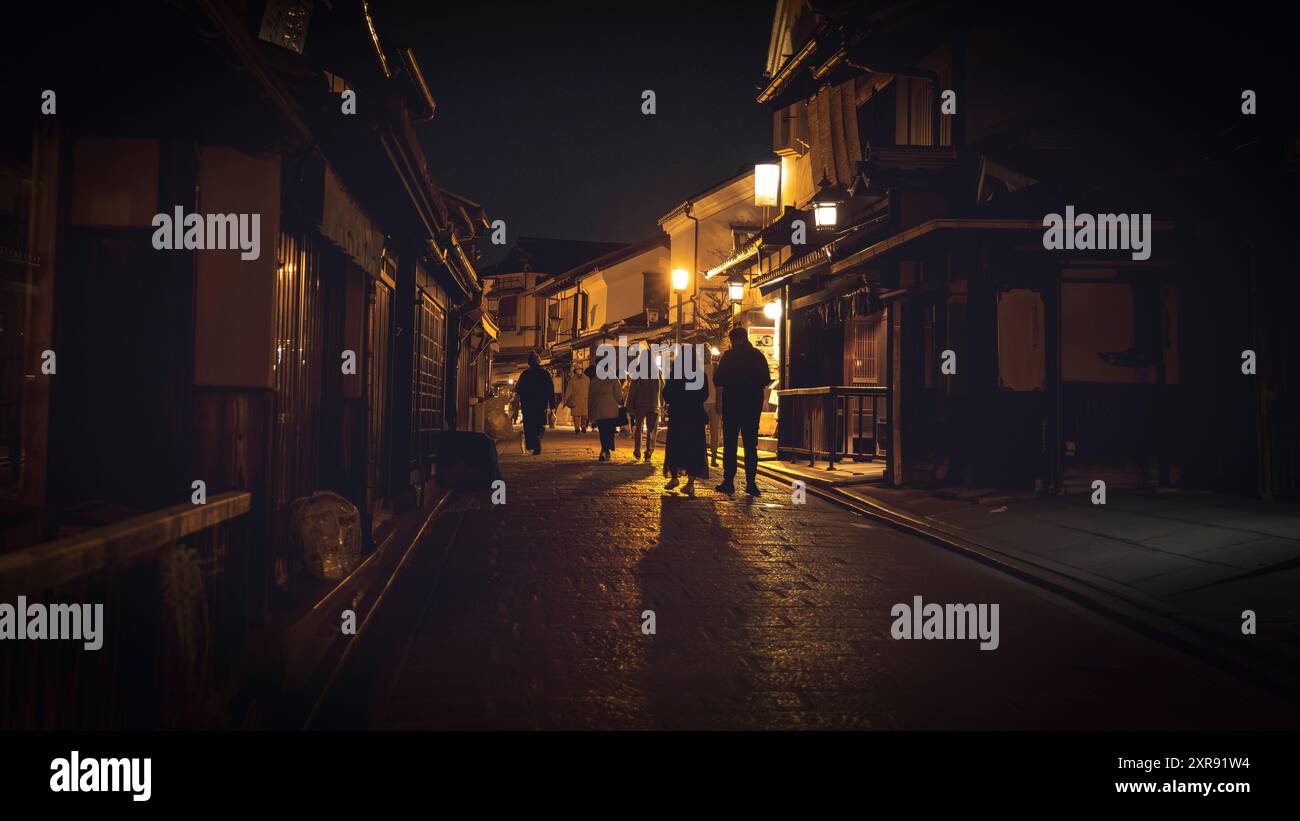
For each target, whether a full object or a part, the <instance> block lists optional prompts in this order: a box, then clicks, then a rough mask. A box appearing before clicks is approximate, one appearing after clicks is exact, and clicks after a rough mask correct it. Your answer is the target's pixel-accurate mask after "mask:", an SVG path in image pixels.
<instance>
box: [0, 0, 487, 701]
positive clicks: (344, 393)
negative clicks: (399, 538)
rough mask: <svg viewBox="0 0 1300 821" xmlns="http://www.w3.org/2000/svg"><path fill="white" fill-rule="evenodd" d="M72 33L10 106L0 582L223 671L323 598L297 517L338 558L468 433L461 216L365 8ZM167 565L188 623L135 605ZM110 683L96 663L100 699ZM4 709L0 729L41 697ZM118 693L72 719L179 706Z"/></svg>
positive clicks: (395, 50) (475, 368) (30, 57)
mask: <svg viewBox="0 0 1300 821" xmlns="http://www.w3.org/2000/svg"><path fill="white" fill-rule="evenodd" d="M86 13H87V14H90V15H92V16H93V17H94V18H95V19H94V20H93V21H90V22H87V21H82V24H81V25H79V26H78V27H76V28H75V29H74V30H72V31H69V32H66V33H65V34H64V35H61V36H64V37H66V38H68V39H67V40H66V41H65V42H61V43H60V45H59V47H58V48H57V49H51V48H46V47H44V46H43V44H42V42H41V41H40V40H39V39H33V40H31V41H30V43H29V46H30V48H29V52H28V53H27V54H25V55H24V56H23V59H22V60H21V61H20V63H21V65H22V70H21V71H20V72H19V73H16V74H15V75H14V76H13V77H12V78H11V79H12V82H9V83H7V85H6V87H7V88H8V89H10V90H12V93H13V94H14V95H15V96H14V97H13V98H12V99H8V98H7V99H6V100H5V105H6V106H7V107H8V109H9V110H11V111H13V112H15V120H14V121H12V122H10V123H8V124H7V125H6V128H5V137H6V143H5V145H4V148H3V151H4V154H3V159H2V160H0V179H2V180H3V183H0V185H2V186H3V190H4V191H5V192H6V197H5V201H4V204H3V206H0V207H3V208H4V209H5V210H4V212H3V213H4V219H3V220H0V222H2V223H3V226H4V227H3V231H4V233H3V236H2V237H0V247H3V258H2V259H0V268H2V270H3V275H2V278H0V283H2V284H3V288H2V289H0V292H2V293H3V295H4V297H3V299H4V301H3V320H4V321H3V331H2V332H0V338H2V339H3V363H4V377H3V378H4V394H3V396H4V398H3V406H4V412H5V426H4V434H5V442H4V443H3V446H4V450H5V481H4V484H3V486H2V488H0V489H2V490H3V493H2V494H0V516H3V523H2V525H0V532H3V534H4V540H3V544H2V545H0V550H2V551H4V552H3V553H0V586H3V587H4V588H5V590H6V591H8V590H11V589H16V590H21V591H24V592H26V593H27V594H29V595H33V596H37V595H46V594H48V593H50V591H57V590H64V591H65V592H66V591H67V590H69V589H78V590H80V593H79V594H78V595H100V596H103V595H105V594H104V592H103V591H104V590H106V589H107V588H103V585H104V584H107V583H108V582H109V581H111V580H113V579H118V578H119V576H120V579H119V581H120V583H121V584H127V582H125V581H121V579H126V578H127V577H128V576H129V577H130V578H131V579H136V580H138V581H139V583H140V585H141V587H139V589H138V590H136V592H135V594H132V595H127V594H126V593H125V592H123V591H124V589H125V588H120V587H119V588H114V591H113V595H112V596H111V597H109V599H111V601H112V603H113V604H112V606H113V607H115V608H118V609H117V610H116V611H115V612H114V613H113V614H111V618H114V619H117V620H118V623H122V622H131V619H133V618H134V619H141V618H143V619H146V621H145V623H148V624H163V625H166V626H167V627H166V629H167V630H170V629H171V626H173V625H180V626H184V627H185V629H186V630H189V629H190V628H193V630H194V631H195V632H194V634H193V635H190V634H186V635H183V636H179V638H175V640H176V641H179V642H180V644H177V645H175V647H180V648H182V649H184V648H191V649H192V648H194V647H202V648H207V649H204V650H203V652H204V653H205V654H207V655H204V658H205V659H207V660H208V661H207V662H205V663H217V664H220V663H221V660H222V659H226V660H232V661H233V660H234V659H235V658H236V657H238V659H239V661H240V662H241V663H242V662H244V661H248V660H249V652H248V651H247V649H246V648H244V649H241V650H238V652H237V651H236V649H235V648H233V647H232V646H231V645H228V644H223V643H222V642H223V641H225V640H226V639H229V640H231V641H234V640H236V637H239V636H247V635H249V634H250V631H249V630H248V629H247V628H249V627H250V626H253V625H262V626H267V625H270V624H272V623H281V622H283V621H284V620H286V619H292V617H293V614H294V613H296V612H298V611H301V610H302V608H304V607H310V605H311V603H312V602H315V601H318V600H323V599H322V597H327V596H328V595H329V593H330V589H331V586H332V585H335V584H337V583H338V581H337V580H332V579H324V580H322V579H319V578H316V577H315V576H313V575H312V574H309V573H307V572H306V571H305V563H304V556H303V552H302V549H301V548H300V547H298V546H297V545H296V544H295V541H294V539H293V536H292V534H291V514H292V506H293V504H294V502H295V500H297V499H301V498H303V497H306V496H310V495H311V494H313V493H315V492H317V491H326V490H328V491H333V492H335V493H337V494H339V495H341V496H343V497H344V498H346V499H347V500H349V501H350V502H352V503H354V504H355V505H356V506H357V508H358V509H359V510H360V513H361V529H362V542H363V543H362V547H361V550H362V554H363V557H364V554H366V553H370V552H373V551H374V550H375V547H376V545H377V544H379V543H381V542H382V541H383V540H384V539H385V538H386V536H387V534H388V533H389V527H388V525H387V522H388V521H389V519H390V518H391V516H392V514H393V513H394V512H395V511H400V510H403V509H405V508H408V507H411V506H413V505H415V504H418V503H420V502H421V501H423V500H424V499H425V498H426V493H425V491H426V488H427V486H428V483H429V480H430V479H431V471H432V465H433V463H434V457H435V454H436V451H437V446H438V444H437V443H438V434H439V433H440V432H441V431H443V430H446V429H449V428H456V427H461V428H468V427H472V426H474V425H476V424H481V422H476V420H475V418H474V411H473V408H474V404H475V402H476V399H477V398H478V397H481V396H483V395H486V393H487V380H488V373H489V372H490V368H491V362H490V350H491V342H492V339H493V337H494V336H495V333H496V329H495V324H494V322H493V320H492V318H491V316H490V315H489V314H488V313H487V312H486V311H485V310H484V306H483V303H482V287H481V284H480V281H479V278H478V274H477V272H476V270H475V260H476V259H477V251H476V248H475V243H476V241H477V240H478V238H479V237H480V235H481V233H482V231H483V230H484V228H485V227H486V225H487V218H486V215H485V214H484V213H483V210H482V208H481V207H480V206H478V205H477V204H476V203H474V202H473V201H471V200H468V199H467V198H465V197H462V196H460V195H458V194H454V193H451V192H448V191H445V190H443V189H441V188H439V187H438V185H437V184H436V183H435V181H434V177H433V175H432V172H431V169H430V161H429V159H428V158H427V157H426V155H425V153H424V151H423V149H422V147H421V144H420V140H419V139H418V137H417V134H416V124H417V123H419V122H422V121H426V120H429V119H430V118H432V117H433V115H434V110H435V102H434V100H433V98H432V96H431V95H430V93H429V90H428V87H427V85H426V83H425V81H424V79H423V76H422V75H421V72H420V69H419V66H418V63H417V62H416V58H415V55H414V54H413V53H412V52H411V51H410V50H409V49H406V48H404V47H403V45H402V43H401V40H400V33H397V32H391V31H389V30H388V29H386V28H385V27H384V21H383V20H382V19H376V18H375V17H374V16H373V15H372V14H371V13H370V11H369V9H368V7H367V5H366V4H365V3H361V2H343V3H334V4H325V5H320V4H317V5H315V6H311V5H304V4H279V3H272V4H254V5H251V6H250V5H247V4H235V5H231V4H226V3H216V2H212V3H208V2H200V3H196V4H193V5H187V6H184V7H177V6H174V5H169V4H165V3H148V4H134V5H131V6H130V7H129V8H125V7H124V8H117V7H114V8H113V9H104V10H94V11H87V12H86ZM32 31H45V32H55V31H60V27H59V26H57V25H53V24H51V25H49V26H46V27H43V28H42V27H36V28H33V29H32ZM142 43H147V44H148V48H142V47H141V44H142ZM68 50H76V51H77V52H78V53H79V55H80V56H79V59H78V61H77V62H76V65H78V66H81V65H86V64H89V63H91V62H94V63H95V64H96V65H98V66H100V67H101V71H100V72H99V73H98V74H97V76H96V77H94V78H93V79H92V78H87V77H85V76H84V75H81V74H78V73H77V72H76V71H75V70H74V68H73V65H72V64H71V63H68V62H66V61H64V60H62V58H61V55H62V54H64V53H65V52H66V51H68ZM159 67H166V68H165V70H161V71H160V70H159ZM105 89H112V92H111V93H105ZM46 90H49V91H51V92H52V93H53V94H54V95H55V96H54V97H50V98H48V99H49V101H51V103H50V104H49V105H46V106H45V107H44V109H43V100H45V99H46V97H45V95H44V92H45V91H46ZM164 218H165V219H166V220H167V221H170V220H175V221H177V222H178V223H183V225H182V224H178V225H176V226H174V227H175V229H176V231H175V232H174V234H173V233H172V232H171V231H170V230H168V229H167V225H168V224H170V223H169V222H164ZM191 219H193V220H196V222H195V223H194V225H193V226H191ZM182 227H183V228H184V229H185V231H184V232H182V231H181V229H182ZM191 227H193V233H191V232H190V228H191ZM173 237H179V238H180V239H181V241H180V242H172V241H171V240H172V239H173ZM214 238H215V239H217V240H219V242H214ZM18 329H22V332H21V334H18V333H15V332H16V331H17V330H18ZM124 540H125V541H124ZM125 545H130V548H129V550H128V549H127V547H126V546H125ZM55 557H73V558H71V559H69V560H65V559H57V560H56V558H55ZM178 557H179V558H178ZM176 562H181V563H182V564H181V565H177V564H176ZM186 562H188V563H189V564H185V563H186ZM169 568H170V569H169ZM178 568H179V569H178ZM191 570H192V571H193V578H194V579H197V580H198V582H197V583H198V584H199V585H200V588H201V589H199V590H197V591H194V595H195V596H196V598H194V600H193V601H194V602H200V603H203V607H204V608H206V609H204V610H203V611H202V612H203V613H205V614H210V615H211V617H212V619H214V621H213V622H211V623H208V622H204V621H197V622H196V621H195V618H196V617H194V616H193V614H192V613H188V612H187V613H182V614H179V615H177V614H173V613H171V612H170V611H168V610H166V609H165V608H164V605H163V603H161V602H164V599H165V602H170V603H173V604H175V600H174V598H166V597H172V596H173V593H174V587H169V586H168V585H169V584H171V582H170V581H169V579H171V576H169V575H168V574H169V573H181V574H182V576H183V577H184V578H186V579H189V578H191V576H190V575H187V574H188V573H189V571H191ZM182 571H184V572H182ZM172 581H174V579H173V580H172ZM114 583H117V582H114ZM187 583H188V582H187ZM160 585H161V587H160ZM69 586H71V587H69ZM132 589H135V588H132ZM87 591H90V592H89V593H88V592H87ZM94 591H100V592H94ZM168 591H172V592H168ZM205 591H206V593H205ZM164 594H165V596H164ZM160 597H162V598H160ZM132 598H136V599H139V601H140V602H142V603H143V604H142V606H143V605H144V604H148V605H149V606H156V607H158V608H160V609H159V611H158V612H156V613H152V614H150V613H143V612H142V613H128V612H127V610H129V609H130V608H131V607H132V604H131V603H130V601H129V600H130V599H132ZM155 599H157V601H155ZM96 600H100V601H103V600H108V599H105V598H100V599H96ZM167 606H171V604H168V605H167ZM175 606H177V607H181V606H182V605H181V604H175ZM184 606H185V607H188V606H190V605H188V604H187V605H184ZM195 606H197V605H195ZM160 614H161V617H160ZM169 614H170V615H175V616H176V618H174V619H173V618H170V616H169ZM218 616H219V623H218V621H216V620H217V619H218ZM204 618H205V619H206V618H207V616H206V615H205V616H204ZM132 623H134V622H132ZM177 629H180V628H179V627H178V628H177ZM159 636H160V639H159V640H160V641H167V639H166V635H165V631H163V632H160V633H159ZM195 642H198V644H195ZM141 647H142V648H143V647H144V645H141ZM175 647H173V650H175ZM137 649H139V648H137ZM145 649H148V650H149V651H150V652H154V651H157V652H158V654H159V655H157V656H154V657H151V658H154V659H155V660H156V659H158V658H164V657H166V658H172V659H174V658H176V656H174V655H168V653H170V652H172V651H166V652H164V651H163V650H159V649H158V647H156V646H155V645H152V644H151V645H148V647H147V648H145ZM123 652H126V650H125V649H124V650H123ZM176 652H179V651H176ZM187 652H188V651H187ZM136 662H140V663H142V664H147V663H153V662H149V661H147V660H145V661H142V660H140V659H126V658H124V657H119V656H117V655H116V651H115V654H114V656H113V658H111V659H108V660H107V661H105V662H104V665H105V666H104V675H119V676H120V675H125V673H122V672H120V670H121V669H127V668H129V667H130V666H131V665H132V664H135V663H136ZM35 667H36V665H30V668H31V669H35ZM47 667H48V665H47ZM51 669H52V668H51ZM142 669H148V668H147V667H145V668H142ZM232 669H233V666H232ZM114 671H118V672H114ZM92 672H93V673H94V674H93V675H92ZM83 673H85V677H84V678H85V681H91V680H92V679H93V678H94V676H95V675H98V674H99V673H98V672H94V671H90V670H89V668H87V669H86V670H83ZM196 675H197V673H196ZM195 680H196V681H197V679H195ZM205 680H207V681H209V682H210V679H205ZM172 683H173V684H174V683H175V682H172ZM0 686H3V687H5V695H6V698H7V699H8V698H9V697H12V698H13V699H16V700H17V702H13V701H11V702H10V703H18V704H19V705H20V706H17V707H16V708H15V710H14V711H13V715H25V713H23V709H24V708H23V707H22V706H21V705H22V704H25V703H26V702H25V701H24V700H25V699H28V698H36V697H37V696H35V695H33V694H34V693H38V692H39V690H32V689H25V685H24V683H22V682H15V681H9V680H6V682H4V683H3V685H0ZM71 686H72V685H70V687H71ZM86 686H89V685H86ZM157 686H158V687H160V688H161V687H164V686H165V685H164V677H163V676H162V674H161V673H160V675H159V677H158V684H157ZM56 689H57V688H55V687H54V685H53V684H51V685H50V689H49V690H47V691H46V696H44V697H46V698H54V696H51V695H50V693H52V692H54V691H55V690H56ZM73 690H76V688H75V687H73V688H72V689H69V690H67V692H73ZM113 691H114V692H117V691H118V690H116V689H114V690H113ZM77 692H80V693H81V695H80V696H76V698H83V699H84V698H85V697H86V696H85V693H86V692H87V691H86V690H85V687H81V689H80V690H77ZM105 692H109V690H108V689H106V690H105ZM141 692H142V696H141V700H140V701H139V703H135V702H132V703H130V704H125V703H124V704H121V705H116V706H114V707H113V708H112V709H111V710H110V709H108V708H104V712H103V713H102V714H98V713H97V714H96V715H95V719H94V720H95V721H97V722H102V723H105V724H115V725H121V724H123V723H126V724H133V725H143V726H153V725H156V723H157V721H155V719H157V720H158V721H161V720H162V719H159V717H158V715H157V712H158V711H160V710H165V709H171V708H172V707H175V708H176V709H178V710H179V709H184V708H185V704H184V701H185V692H186V691H185V690H184V688H179V689H178V690H177V695H176V698H177V699H180V701H179V702H176V703H174V702H175V701H176V700H175V699H173V698H171V697H170V696H169V697H168V698H166V699H161V698H159V699H155V700H154V701H153V702H151V701H149V691H148V690H147V688H146V689H145V690H143V691H141ZM155 695H157V694H155ZM209 695H211V694H210V693H209ZM205 697H206V696H205ZM74 700H75V699H74ZM87 704H88V702H83V703H81V706H80V707H78V706H77V705H76V704H73V703H68V704H60V705H58V706H56V707H51V708H50V710H51V711H52V712H49V713H48V715H46V719H47V723H52V724H57V723H58V715H57V714H58V712H59V710H62V709H65V708H66V709H83V708H87ZM201 706H202V705H198V704H195V705H194V707H195V709H200V708H201ZM97 709H98V708H97ZM114 711H117V713H114ZM150 716H152V717H153V718H150ZM173 718H174V717H173ZM151 722H153V725H151ZM164 723H165V722H164Z"/></svg>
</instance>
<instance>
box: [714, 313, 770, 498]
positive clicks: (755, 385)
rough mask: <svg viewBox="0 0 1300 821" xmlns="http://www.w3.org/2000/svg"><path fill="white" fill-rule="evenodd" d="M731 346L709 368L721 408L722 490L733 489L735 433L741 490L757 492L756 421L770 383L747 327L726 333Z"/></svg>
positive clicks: (764, 358)
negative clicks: (740, 447) (741, 457)
mask: <svg viewBox="0 0 1300 821" xmlns="http://www.w3.org/2000/svg"><path fill="white" fill-rule="evenodd" d="M727 338H728V339H730V340H731V347H730V348H728V349H727V352H726V353H724V354H723V355H722V358H721V359H720V360H718V367H717V368H716V369H715V370H714V372H713V386H714V387H715V388H716V389H718V391H719V396H718V404H719V407H720V408H721V409H722V484H720V485H718V486H717V490H718V491H720V492H722V493H728V494H730V493H735V492H736V485H735V480H736V437H737V436H739V437H740V438H741V439H742V440H743V441H744V445H745V492H746V493H748V494H749V495H750V496H757V495H759V490H758V422H759V419H760V418H762V415H763V399H764V392H765V391H766V390H767V386H768V385H770V384H772V372H771V371H770V370H769V369H768V366H767V357H766V356H764V355H763V352H762V351H760V350H758V349H757V348H755V347H754V346H753V345H752V344H750V342H749V331H747V330H746V329H744V328H732V329H731V332H730V333H728V334H727Z"/></svg>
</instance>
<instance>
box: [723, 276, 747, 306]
mask: <svg viewBox="0 0 1300 821" xmlns="http://www.w3.org/2000/svg"><path fill="white" fill-rule="evenodd" d="M727 296H728V297H730V298H731V301H732V302H742V301H744V299H745V283H744V282H743V281H740V280H734V279H733V280H732V281H730V282H728V283H727Z"/></svg>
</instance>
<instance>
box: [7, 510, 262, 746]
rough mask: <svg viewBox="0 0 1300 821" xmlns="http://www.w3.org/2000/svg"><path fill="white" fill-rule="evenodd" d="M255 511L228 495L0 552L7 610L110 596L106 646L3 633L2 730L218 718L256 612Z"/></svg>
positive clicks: (104, 600) (103, 632) (103, 629)
mask: <svg viewBox="0 0 1300 821" xmlns="http://www.w3.org/2000/svg"><path fill="white" fill-rule="evenodd" d="M250 506H251V494H249V493H248V492H247V491H231V492H228V493H222V494H219V495H217V496H214V497H212V498H211V499H209V500H208V501H207V503H206V504H202V505H193V504H182V505H176V506H174V507H169V508H165V509H163V510H158V511H155V512H153V513H149V514H145V515H142V516H136V517H133V518H131V519H126V520H124V521H121V522H117V523H115V524H112V525H108V526H106V527H101V528H96V529H94V530H91V531H87V532H86V533H81V534H77V535H75V536H69V537H66V538H63V539H58V540H57V541H53V542H48V543H46V544H42V545H36V546H34V547H30V548H27V549H24V550H20V551H17V552H14V553H10V554H7V555H4V556H0V604H2V605H11V606H13V607H15V608H17V606H18V604H19V602H20V598H19V597H22V599H23V600H25V602H26V604H27V605H28V606H29V607H30V606H31V605H32V604H36V605H38V608H40V609H46V608H50V607H52V606H53V605H78V606H80V605H83V604H84V605H91V607H92V611H91V612H92V613H93V608H94V606H95V605H102V618H100V619H98V620H97V623H96V625H95V628H96V630H95V631H96V633H97V636H96V637H95V641H96V642H102V644H101V645H100V646H99V648H98V649H87V647H86V642H85V640H84V639H83V640H54V639H52V638H49V639H46V640H40V639H33V638H28V639H26V640H19V639H16V638H15V639H13V640H5V641H0V704H3V705H4V709H3V710H0V727H4V728H6V729H34V728H50V729H62V728H72V727H75V728H78V729H101V728H102V729H109V728H113V729H117V728H141V729H145V728H163V727H166V728H183V727H198V726H221V725H222V724H223V723H224V720H225V716H226V715H227V712H226V709H225V707H226V704H227V702H228V701H229V697H230V695H231V691H232V688H233V687H234V686H236V676H235V671H236V669H239V668H242V667H243V665H242V664H240V662H241V661H242V660H243V659H245V658H246V657H247V642H248V636H249V632H250V628H251V627H252V626H253V624H254V623H255V622H256V620H257V619H258V618H260V613H259V612H258V606H259V605H258V604H257V602H258V601H259V599H258V597H257V596H256V595H255V591H253V590H251V589H250V586H249V581H250V577H252V574H251V573H250V570H251V566H250V561H251V560H252V558H253V556H252V552H251V551H250V550H249V547H250V546H249V544H248V540H247V538H246V534H247V532H248V528H247V526H246V520H247V516H246V514H247V513H248V511H249V509H250ZM87 626H88V625H83V628H84V627H87Z"/></svg>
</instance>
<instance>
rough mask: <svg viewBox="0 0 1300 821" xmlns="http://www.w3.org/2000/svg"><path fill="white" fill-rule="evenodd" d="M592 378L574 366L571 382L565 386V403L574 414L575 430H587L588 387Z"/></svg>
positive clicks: (576, 431)
mask: <svg viewBox="0 0 1300 821" xmlns="http://www.w3.org/2000/svg"><path fill="white" fill-rule="evenodd" d="M590 384H591V380H589V379H588V378H587V375H586V374H585V373H583V372H582V369H581V368H574V369H573V373H571V374H569V384H568V385H566V386H565V388H564V404H565V405H568V406H569V408H570V412H571V413H572V414H573V432H574V433H575V434H578V433H586V432H587V388H588V386H590Z"/></svg>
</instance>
